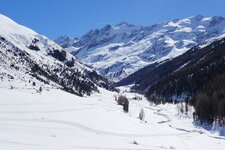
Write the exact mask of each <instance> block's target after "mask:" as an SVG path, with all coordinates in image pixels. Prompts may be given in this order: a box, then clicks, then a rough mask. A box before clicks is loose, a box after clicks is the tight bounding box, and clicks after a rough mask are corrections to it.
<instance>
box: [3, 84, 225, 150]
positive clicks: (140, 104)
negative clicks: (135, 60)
mask: <svg viewBox="0 0 225 150" xmlns="http://www.w3.org/2000/svg"><path fill="white" fill-rule="evenodd" d="M125 94H126V95H127V96H128V97H129V98H132V97H134V94H132V93H125ZM114 95H115V93H112V92H108V91H106V90H103V89H102V90H101V93H96V94H94V95H92V96H91V97H84V98H81V97H77V96H75V95H71V94H68V93H66V92H63V91H61V90H56V89H55V90H50V91H43V92H42V93H37V92H35V91H32V90H24V89H23V90H19V89H13V90H10V89H5V88H0V149H1V150H15V149H16V150H83V149H88V150H90V149H91V150H92V149H93V150H158V149H163V150H164V149H177V150H188V149H190V150H222V149H224V147H225V137H223V136H219V135H218V133H211V132H209V131H207V130H204V129H202V128H197V127H195V126H194V125H193V124H192V118H191V117H184V115H178V111H177V106H176V105H171V104H166V105H159V106H154V105H150V104H149V103H148V102H147V101H146V100H144V99H143V100H140V101H137V100H132V99H130V111H129V113H124V112H123V110H122V107H121V106H119V105H117V104H116V102H115V101H114ZM141 108H143V109H144V112H145V121H140V120H139V119H138V114H139V112H140V110H141ZM190 116H191V115H190ZM135 143H136V144H135Z"/></svg>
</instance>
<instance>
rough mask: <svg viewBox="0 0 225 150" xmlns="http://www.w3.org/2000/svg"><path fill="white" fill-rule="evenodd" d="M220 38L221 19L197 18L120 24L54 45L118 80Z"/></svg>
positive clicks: (223, 31)
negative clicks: (148, 24)
mask: <svg viewBox="0 0 225 150" xmlns="http://www.w3.org/2000/svg"><path fill="white" fill-rule="evenodd" d="M224 35H225V19H224V18H222V17H218V16H214V17H204V16H201V15H197V16H192V17H188V18H185V19H181V20H179V19H176V20H172V21H167V22H164V23H160V24H155V25H151V26H137V25H132V24H128V23H126V22H122V23H120V24H117V25H107V26H105V27H104V28H102V29H95V30H91V31H90V32H88V33H87V34H85V35H84V36H82V37H81V38H80V39H76V40H74V39H71V38H69V39H68V38H64V40H63V39H62V38H61V41H60V40H59V39H58V40H57V42H58V43H59V44H61V45H62V46H63V47H64V48H67V49H69V51H70V52H71V53H72V54H73V55H74V56H76V57H77V58H78V59H79V60H81V61H82V62H85V63H87V64H88V65H90V66H92V67H94V68H96V69H97V70H98V71H99V72H100V73H101V74H103V75H105V76H106V77H108V78H111V79H113V80H115V81H118V80H120V79H122V78H124V77H127V76H128V75H130V74H131V73H133V72H135V71H137V70H139V69H140V68H143V67H144V66H146V65H149V64H151V63H154V62H161V61H164V60H167V59H172V58H174V57H177V56H179V55H181V54H183V53H184V52H186V51H187V50H189V49H190V48H192V47H194V46H196V45H198V44H199V43H207V42H209V41H212V40H214V39H217V38H220V37H223V36H224ZM71 41H72V45H71V44H70V43H71ZM67 43H69V44H68V45H67Z"/></svg>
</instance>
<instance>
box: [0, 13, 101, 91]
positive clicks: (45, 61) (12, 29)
mask: <svg viewBox="0 0 225 150" xmlns="http://www.w3.org/2000/svg"><path fill="white" fill-rule="evenodd" d="M90 74H92V75H93V76H91V75H90ZM89 77H90V78H91V79H92V80H90V78H89ZM96 78H99V77H98V75H97V74H95V73H94V71H93V70H92V69H90V68H89V67H87V66H85V65H83V64H82V63H80V62H79V61H78V60H77V59H76V58H75V57H74V56H73V55H71V54H70V53H68V52H67V51H66V50H64V49H63V48H62V47H61V46H59V45H58V44H56V43H55V42H54V41H52V40H49V39H48V38H47V37H45V36H42V35H40V34H38V33H36V32H34V31H33V30H31V29H28V28H26V27H24V26H21V25H19V24H17V23H16V22H14V21H13V20H11V19H9V18H7V17H6V16H4V15H0V86H1V87H12V88H13V87H18V88H35V89H37V90H38V89H39V88H40V87H41V88H50V87H51V88H52V87H54V88H61V89H64V90H66V91H68V92H71V93H74V94H77V95H86V94H87V95H89V94H91V93H92V91H97V86H96V85H97V84H98V82H100V81H97V79H96ZM102 82H103V81H102ZM102 82H101V84H102ZM18 84H19V85H18Z"/></svg>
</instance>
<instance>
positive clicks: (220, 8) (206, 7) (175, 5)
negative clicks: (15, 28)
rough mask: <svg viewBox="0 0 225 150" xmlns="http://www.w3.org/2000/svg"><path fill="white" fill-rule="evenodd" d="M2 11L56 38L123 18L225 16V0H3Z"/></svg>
mask: <svg viewBox="0 0 225 150" xmlns="http://www.w3.org/2000/svg"><path fill="white" fill-rule="evenodd" d="M0 13H1V14H4V15H6V16H8V17H10V18H12V19H13V20H15V21H17V22H18V23H20V24H23V25H25V26H27V27H29V28H31V29H33V30H35V31H37V32H39V33H41V34H44V35H46V36H48V37H50V38H52V39H55V38H56V37H58V36H60V35H69V36H73V37H80V36H81V35H83V34H85V33H86V32H88V31H89V30H91V29H95V28H101V27H103V26H105V25H106V24H117V23H120V22H122V21H126V22H129V23H132V24H140V25H151V24H155V23H160V22H164V21H167V20H172V19H175V18H185V17H188V16H193V15H196V14H201V15H205V16H213V15H219V16H224V17H225V0H0Z"/></svg>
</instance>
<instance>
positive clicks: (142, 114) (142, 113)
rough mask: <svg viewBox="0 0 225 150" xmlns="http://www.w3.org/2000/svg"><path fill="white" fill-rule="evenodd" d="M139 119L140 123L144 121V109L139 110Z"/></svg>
mask: <svg viewBox="0 0 225 150" xmlns="http://www.w3.org/2000/svg"><path fill="white" fill-rule="evenodd" d="M139 119H140V120H141V121H144V119H145V112H144V109H143V108H141V111H140V113H139Z"/></svg>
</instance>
